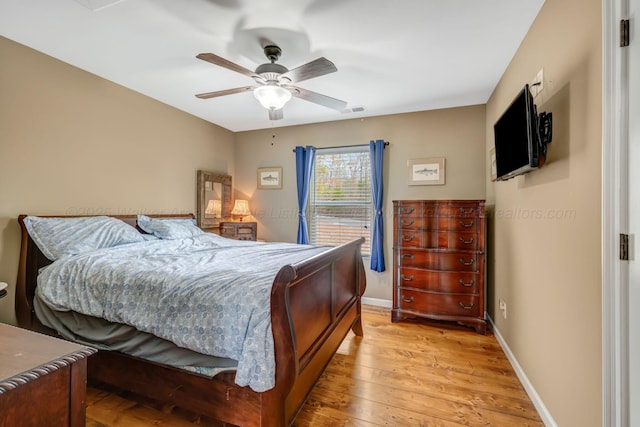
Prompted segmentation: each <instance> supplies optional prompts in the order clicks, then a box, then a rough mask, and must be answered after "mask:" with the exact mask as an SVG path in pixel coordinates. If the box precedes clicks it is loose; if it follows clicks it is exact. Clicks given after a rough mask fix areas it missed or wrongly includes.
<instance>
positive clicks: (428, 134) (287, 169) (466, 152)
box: [234, 106, 485, 300]
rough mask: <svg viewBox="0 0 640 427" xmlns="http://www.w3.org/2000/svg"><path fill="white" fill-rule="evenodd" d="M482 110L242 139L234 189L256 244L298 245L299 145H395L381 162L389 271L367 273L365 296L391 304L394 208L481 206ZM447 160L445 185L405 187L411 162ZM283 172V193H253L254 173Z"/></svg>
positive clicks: (384, 118)
mask: <svg viewBox="0 0 640 427" xmlns="http://www.w3.org/2000/svg"><path fill="white" fill-rule="evenodd" d="M484 121H485V108H484V106H472V107H463V108H452V109H444V110H434V111H427V112H419V113H411V114H399V115H390V116H381V117H371V118H367V119H354V120H343V121H337V122H331V123H320V124H313V125H305V126H292V127H285V128H275V129H269V130H260V131H252V132H240V133H238V134H237V136H236V138H237V142H236V144H237V147H236V175H235V176H234V180H235V189H236V191H237V192H238V193H239V195H241V196H243V197H248V198H249V200H250V204H251V209H252V211H254V212H255V217H256V220H257V221H258V238H260V239H265V240H276V241H288V242H295V240H296V235H297V224H298V208H297V197H296V191H297V190H296V178H295V155H294V153H293V152H292V150H293V149H294V147H295V146H296V145H313V146H315V147H319V148H321V147H331V146H340V145H355V144H368V143H369V141H370V140H372V139H384V140H386V141H389V142H390V146H389V147H387V148H386V149H385V159H384V185H385V189H384V205H383V206H384V215H385V218H386V219H385V236H384V246H385V262H386V266H387V271H385V272H382V273H376V272H373V271H371V270H370V269H369V268H368V265H369V264H368V260H365V264H366V266H367V268H366V271H367V291H366V293H365V296H367V297H370V298H381V299H387V300H390V299H391V298H392V272H391V267H392V258H391V256H392V237H393V230H392V221H393V216H392V213H393V205H392V201H393V200H398V199H449V198H451V199H453V198H458V199H483V198H484V194H485V180H484V176H485V168H484V162H483V159H484V157H485V144H484V126H485V124H484ZM424 157H445V158H446V184H445V185H441V186H408V185H407V160H408V159H416V158H424ZM265 166H282V168H283V178H284V179H283V187H282V190H258V189H256V170H257V168H259V167H265Z"/></svg>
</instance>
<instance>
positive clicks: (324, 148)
mask: <svg viewBox="0 0 640 427" xmlns="http://www.w3.org/2000/svg"><path fill="white" fill-rule="evenodd" d="M388 145H389V141H385V142H384V146H385V147H386V146H388ZM368 146H369V144H358V145H337V146H335V147H317V149H318V150H329V149H334V148H351V147H368ZM292 151H293V152H294V153H295V152H296V149H295V148H294V149H293V150H292Z"/></svg>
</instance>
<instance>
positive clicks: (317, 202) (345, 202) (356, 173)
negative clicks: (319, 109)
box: [309, 146, 372, 255]
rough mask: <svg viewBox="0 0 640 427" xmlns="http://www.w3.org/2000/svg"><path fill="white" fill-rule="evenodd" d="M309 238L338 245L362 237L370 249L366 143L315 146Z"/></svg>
mask: <svg viewBox="0 0 640 427" xmlns="http://www.w3.org/2000/svg"><path fill="white" fill-rule="evenodd" d="M309 202H310V208H311V209H310V217H311V221H310V222H311V227H310V242H311V243H312V244H315V245H338V244H340V243H345V242H348V241H350V240H353V239H357V238H358V237H364V238H365V242H364V244H363V245H362V254H363V255H369V254H370V253H371V211H372V206H371V166H370V163H369V147H368V146H364V147H362V146H360V147H346V148H330V149H318V150H317V151H316V156H315V167H314V174H313V176H312V178H311V186H310V190H309Z"/></svg>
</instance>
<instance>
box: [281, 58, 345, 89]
mask: <svg viewBox="0 0 640 427" xmlns="http://www.w3.org/2000/svg"><path fill="white" fill-rule="evenodd" d="M336 71H338V69H337V68H336V66H335V65H333V62H331V61H329V60H328V59H327V58H324V57H322V58H318V59H316V60H313V61H311V62H307V63H306V64H303V65H301V66H299V67H297V68H294V69H293V70H289V71H287V72H286V73H284V74H282V76H281V78H282V77H284V78H287V79H289V80H291V81H292V82H293V83H297V82H301V81H303V80H309V79H313V78H314V77H320V76H324V75H325V74H329V73H335V72H336Z"/></svg>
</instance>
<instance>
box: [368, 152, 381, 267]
mask: <svg viewBox="0 0 640 427" xmlns="http://www.w3.org/2000/svg"><path fill="white" fill-rule="evenodd" d="M369 155H370V156H371V200H372V202H373V207H374V209H375V214H374V216H373V233H372V235H371V269H372V270H373V271H384V270H385V267H384V246H383V245H382V235H383V231H384V223H383V221H382V194H383V191H382V159H383V157H384V141H383V140H381V139H379V140H377V141H371V142H370V143H369Z"/></svg>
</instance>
